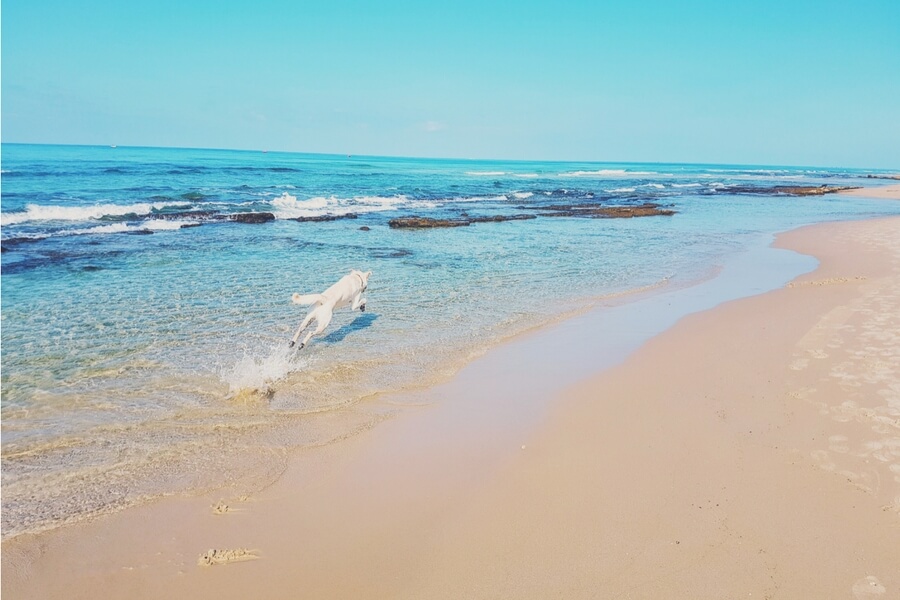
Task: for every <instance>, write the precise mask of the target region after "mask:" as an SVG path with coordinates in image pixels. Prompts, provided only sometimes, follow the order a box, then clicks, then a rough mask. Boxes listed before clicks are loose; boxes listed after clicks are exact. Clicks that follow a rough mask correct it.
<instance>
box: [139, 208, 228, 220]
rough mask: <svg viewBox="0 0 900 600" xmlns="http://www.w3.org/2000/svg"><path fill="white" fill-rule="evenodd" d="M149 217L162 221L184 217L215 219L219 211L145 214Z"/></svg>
mask: <svg viewBox="0 0 900 600" xmlns="http://www.w3.org/2000/svg"><path fill="white" fill-rule="evenodd" d="M145 216H146V218H148V219H156V220H160V221H180V220H182V219H198V220H199V219H214V218H216V217H217V216H218V213H216V211H214V210H180V211H174V212H164V213H150V214H148V215H145Z"/></svg>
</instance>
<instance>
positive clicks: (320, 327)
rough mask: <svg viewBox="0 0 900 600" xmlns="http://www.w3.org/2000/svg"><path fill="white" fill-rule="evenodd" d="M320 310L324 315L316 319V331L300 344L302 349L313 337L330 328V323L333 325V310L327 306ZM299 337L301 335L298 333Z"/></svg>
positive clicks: (310, 333) (307, 335)
mask: <svg viewBox="0 0 900 600" xmlns="http://www.w3.org/2000/svg"><path fill="white" fill-rule="evenodd" d="M320 309H321V310H322V314H321V315H319V316H318V317H317V318H316V329H315V330H314V331H310V332H309V333H307V334H306V337H305V338H303V343H302V344H300V347H301V348H303V347H304V346H305V345H306V343H307V342H308V341H309V339H310V338H311V337H312V336H314V335H319V334H320V333H322V332H323V331H325V328H326V327H328V324H329V323H331V316H332V314H333V313H332V311H331V309H330V308H329V307H327V306H322V307H320ZM297 335H298V336H299V335H300V333H299V332H297Z"/></svg>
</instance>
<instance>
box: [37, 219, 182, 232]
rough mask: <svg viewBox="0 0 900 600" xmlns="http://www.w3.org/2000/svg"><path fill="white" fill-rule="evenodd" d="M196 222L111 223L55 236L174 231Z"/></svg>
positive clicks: (150, 221)
mask: <svg viewBox="0 0 900 600" xmlns="http://www.w3.org/2000/svg"><path fill="white" fill-rule="evenodd" d="M193 224H194V221H160V220H156V219H151V220H147V221H144V222H142V223H139V224H137V225H129V224H128V223H110V224H109V225H100V226H98V227H85V228H82V229H66V230H64V231H58V232H56V233H54V234H53V235H54V236H66V235H103V234H109V233H128V232H133V231H174V230H176V229H181V228H182V227H184V226H185V225H193Z"/></svg>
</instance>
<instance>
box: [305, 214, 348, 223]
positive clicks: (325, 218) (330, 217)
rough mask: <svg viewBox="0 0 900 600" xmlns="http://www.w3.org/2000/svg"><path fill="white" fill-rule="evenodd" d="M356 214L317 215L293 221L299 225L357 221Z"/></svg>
mask: <svg viewBox="0 0 900 600" xmlns="http://www.w3.org/2000/svg"><path fill="white" fill-rule="evenodd" d="M356 217H357V215H356V213H346V214H343V215H317V216H315V217H296V218H294V219H291V220H292V221H297V222H298V223H322V222H325V221H337V220H339V219H355V218H356Z"/></svg>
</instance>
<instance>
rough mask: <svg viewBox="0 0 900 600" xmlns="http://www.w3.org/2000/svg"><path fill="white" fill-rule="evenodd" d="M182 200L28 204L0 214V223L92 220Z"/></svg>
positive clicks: (136, 213)
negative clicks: (16, 210) (133, 202)
mask: <svg viewBox="0 0 900 600" xmlns="http://www.w3.org/2000/svg"><path fill="white" fill-rule="evenodd" d="M182 205H184V202H183V201H182V202H153V203H150V202H141V203H137V204H127V205H123V204H95V205H93V206H54V205H50V206H42V205H39V204H28V205H27V206H25V210H24V211H21V212H6V213H3V214H2V215H0V224H2V225H4V226H6V225H17V224H19V223H28V222H31V221H94V220H97V219H102V218H104V217H121V216H125V215H131V214H133V215H146V214H149V213H150V212H151V211H153V210H161V209H163V208H167V207H172V206H182Z"/></svg>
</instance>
